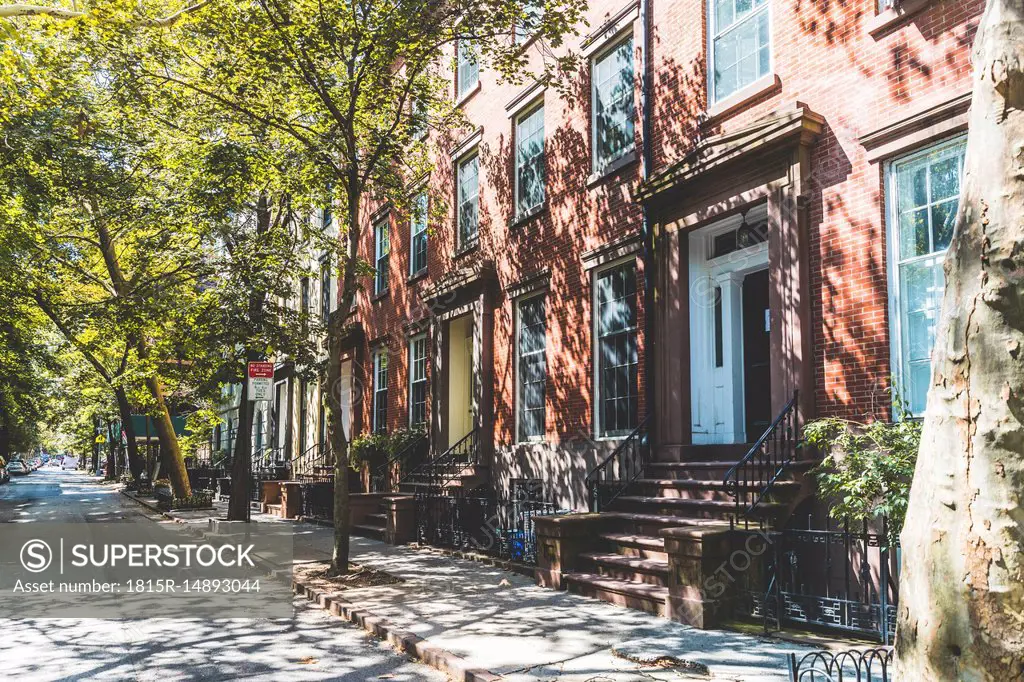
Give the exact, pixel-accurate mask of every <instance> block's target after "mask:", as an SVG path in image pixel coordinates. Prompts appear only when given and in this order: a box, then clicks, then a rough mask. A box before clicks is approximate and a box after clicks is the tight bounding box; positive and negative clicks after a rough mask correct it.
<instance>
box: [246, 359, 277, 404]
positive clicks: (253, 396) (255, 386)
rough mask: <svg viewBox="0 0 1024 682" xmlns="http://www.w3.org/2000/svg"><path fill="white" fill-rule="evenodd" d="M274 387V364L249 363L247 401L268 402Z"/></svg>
mask: <svg viewBox="0 0 1024 682" xmlns="http://www.w3.org/2000/svg"><path fill="white" fill-rule="evenodd" d="M273 385H274V363H272V362H250V363H249V400H251V401H255V400H270V394H271V392H272V390H273Z"/></svg>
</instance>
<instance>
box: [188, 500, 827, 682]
mask: <svg viewBox="0 0 1024 682" xmlns="http://www.w3.org/2000/svg"><path fill="white" fill-rule="evenodd" d="M175 515H176V516H180V517H181V519H182V520H183V521H187V522H191V523H195V524H203V523H205V521H204V519H206V518H208V514H204V513H200V512H185V513H182V514H180V515H178V514H175ZM253 519H254V521H256V522H258V523H269V524H286V525H288V526H289V527H290V528H289V532H293V533H294V538H295V557H296V561H298V562H309V561H328V560H329V558H330V552H331V547H332V542H333V537H332V535H333V529H331V528H324V527H320V526H313V525H310V524H305V523H295V522H291V521H282V520H281V519H278V518H276V517H270V516H266V515H254V516H253ZM351 542H352V545H351V547H352V555H351V560H352V561H353V562H354V563H357V564H361V565H364V566H368V567H371V568H374V569H378V570H381V571H385V572H387V573H389V574H391V575H394V576H396V577H399V578H402V579H403V580H404V582H402V583H399V584H394V585H387V586H380V587H366V588H357V589H346V590H345V591H344V592H343V593H341V597H342V598H343V599H344V600H345V601H347V602H349V603H351V604H352V605H353V607H355V608H358V609H361V610H365V611H367V612H369V613H371V614H373V615H374V616H378V617H381V618H384V619H386V620H387V621H388V622H389V623H390V625H391V626H392V627H393V628H395V629H397V630H402V631H406V632H410V633H412V634H414V635H417V636H419V637H422V638H423V639H424V640H426V642H428V643H429V644H432V645H435V646H437V647H440V648H442V649H444V650H446V651H450V652H451V653H453V654H455V655H456V656H459V657H461V658H462V659H463V660H464V661H465V663H466V666H467V667H469V668H475V669H483V670H487V671H490V672H491V673H495V674H496V675H498V676H499V677H500V678H501V679H503V680H510V681H515V682H539V681H540V680H544V681H548V680H558V681H559V682H597V681H600V682H605V681H616V682H620V681H621V682H626V681H634V680H635V681H640V680H651V679H659V680H679V679H708V676H710V677H711V678H713V679H717V680H742V681H743V682H785V680H786V679H787V664H786V659H785V657H786V654H787V653H789V652H796V653H798V654H800V653H807V652H809V651H811V649H810V648H808V647H804V646H800V645H795V644H789V643H785V642H780V641H778V640H774V639H769V638H762V637H757V636H752V635H747V634H741V633H736V632H729V631H722V630H712V631H702V630H696V629H693V628H688V627H686V626H683V625H679V624H677V623H673V622H671V621H668V620H666V619H663V618H657V617H654V616H651V615H648V614H646V613H643V612H640V611H635V610H631V609H625V608H621V607H618V606H613V605H611V604H607V603H605V602H602V601H598V600H595V599H590V598H587V597H581V596H578V595H575V594H570V593H568V592H559V591H555V590H549V589H545V588H541V587H537V586H536V585H534V584H533V581H532V579H530V578H527V577H524V576H521V575H518V574H516V573H511V572H508V571H504V570H502V569H500V568H495V567H491V566H487V565H484V564H480V563H476V562H472V561H467V560H462V559H454V558H451V557H448V556H444V555H442V554H441V553H439V552H435V551H430V550H417V549H412V548H409V547H394V546H391V545H387V544H384V543H381V542H377V541H374V540H369V539H366V538H361V537H352V539H351ZM616 652H618V653H619V654H620V655H616ZM641 654H642V655H641ZM659 656H666V657H670V658H672V659H675V660H676V661H679V662H681V663H682V664H683V665H681V666H680V667H678V668H674V669H665V668H664V667H661V666H658V665H642V664H638V663H636V662H634V660H654V659H657V658H659ZM630 659H633V660H630Z"/></svg>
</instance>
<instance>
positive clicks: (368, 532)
mask: <svg viewBox="0 0 1024 682" xmlns="http://www.w3.org/2000/svg"><path fill="white" fill-rule="evenodd" d="M384 534H385V528H384V527H383V526H374V525H371V524H367V523H360V524H355V525H353V526H352V535H359V536H361V537H364V538H371V539H373V540H381V541H383V540H384Z"/></svg>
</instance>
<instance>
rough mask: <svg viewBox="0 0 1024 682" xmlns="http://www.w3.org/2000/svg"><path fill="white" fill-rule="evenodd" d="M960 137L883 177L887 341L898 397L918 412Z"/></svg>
mask: <svg viewBox="0 0 1024 682" xmlns="http://www.w3.org/2000/svg"><path fill="white" fill-rule="evenodd" d="M965 149H966V141H965V140H964V139H963V138H962V137H961V138H958V139H956V140H952V141H948V142H944V143H942V144H938V145H935V146H932V147H929V148H928V149H925V150H922V151H919V152H916V153H914V154H911V155H908V156H905V157H902V158H899V159H896V160H894V161H892V162H890V164H889V167H888V172H887V184H886V192H887V197H886V204H887V206H888V214H889V218H888V231H887V238H888V243H889V263H890V265H889V287H890V291H891V292H892V294H891V295H890V296H889V301H890V311H889V312H890V315H889V319H890V320H891V321H892V326H893V329H892V330H891V334H890V343H891V354H892V359H893V362H892V364H893V374H894V376H895V379H896V382H897V386H896V388H897V394H898V397H899V399H900V400H902V402H903V403H904V404H905V405H906V406H907V407H908V408H909V410H910V412H911V414H914V415H920V414H922V413H923V412H924V408H925V401H926V398H927V396H928V388H929V387H930V385H931V357H932V346H934V344H935V325H936V323H937V322H938V319H939V308H940V306H941V305H942V293H943V290H944V288H945V279H944V275H943V272H942V262H943V260H944V258H945V254H946V249H947V248H948V247H949V242H950V240H951V239H952V238H953V228H954V226H955V224H956V214H957V209H958V208H959V203H960V183H961V179H962V177H963V167H964V151H965Z"/></svg>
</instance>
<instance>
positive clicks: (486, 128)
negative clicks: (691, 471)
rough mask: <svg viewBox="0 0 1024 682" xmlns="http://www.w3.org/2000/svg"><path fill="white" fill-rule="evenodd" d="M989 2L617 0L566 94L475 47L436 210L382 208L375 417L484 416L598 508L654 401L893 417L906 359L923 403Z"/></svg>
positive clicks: (737, 430)
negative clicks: (974, 48) (462, 117)
mask: <svg viewBox="0 0 1024 682" xmlns="http://www.w3.org/2000/svg"><path fill="white" fill-rule="evenodd" d="M981 9H982V3H981V2H980V0H966V1H964V0H944V1H937V2H927V1H925V0H922V1H921V2H904V3H902V4H899V5H897V6H895V7H891V8H890V7H876V6H875V5H874V4H873V2H872V1H871V0H858V1H857V2H848V3H840V4H829V5H821V4H817V3H812V4H807V3H801V2H780V1H779V0H760V1H759V2H758V1H756V0H716V1H713V2H711V3H699V2H668V3H648V4H644V5H643V6H641V3H639V2H635V1H634V2H630V3H623V2H621V1H618V0H607V1H605V0H602V1H601V2H593V3H591V5H590V7H589V9H588V11H587V18H588V20H589V26H590V29H583V31H582V34H583V35H582V36H581V37H580V39H579V40H578V41H577V42H576V44H575V45H572V48H573V49H575V50H577V51H578V52H579V53H580V54H581V55H582V56H583V60H582V62H581V63H582V65H583V68H582V69H581V71H580V72H579V73H578V74H577V75H576V76H575V77H574V78H573V79H571V82H570V83H569V85H568V91H569V92H568V94H562V93H559V92H556V91H555V90H554V89H553V88H547V89H546V90H545V89H542V88H539V87H529V86H522V85H518V86H517V85H509V84H501V83H499V82H497V79H496V78H495V77H494V74H493V73H490V72H489V71H488V69H487V66H486V64H476V63H474V61H473V59H472V58H471V57H469V56H467V55H459V56H458V58H457V59H456V60H453V61H455V63H456V64H457V69H456V73H453V74H452V96H453V97H454V98H456V99H457V100H459V101H460V102H461V104H460V106H461V107H462V108H463V110H464V112H465V114H466V117H467V119H468V120H469V121H470V122H471V123H472V126H471V127H470V128H469V129H467V130H465V131H463V132H462V133H461V134H460V135H457V136H456V137H455V138H454V139H447V138H446V139H436V140H435V139H433V138H432V143H434V144H435V146H436V158H437V167H436V169H435V171H434V173H433V175H432V176H431V177H430V178H429V179H428V180H426V182H427V183H429V192H427V188H426V186H425V187H424V188H421V189H414V190H413V191H414V193H417V192H421V191H422V192H423V195H422V198H418V197H417V198H414V200H413V202H412V203H413V205H417V206H425V205H426V202H428V201H429V202H434V201H439V202H440V204H439V207H441V208H440V210H435V209H437V208H438V207H435V206H431V207H430V210H429V211H427V212H414V215H413V216H410V215H408V212H405V213H400V212H399V211H397V210H392V209H389V208H387V207H384V208H378V209H377V210H375V211H373V212H372V215H369V216H368V217H367V222H366V225H367V229H366V231H365V234H366V238H365V239H364V243H363V245H362V248H363V250H364V255H365V257H366V259H367V260H368V261H370V262H372V263H374V264H376V265H377V266H379V267H378V270H379V272H378V275H377V276H376V277H375V278H372V279H371V281H367V282H365V286H364V290H363V291H362V292H361V294H360V296H359V300H358V303H357V306H356V309H355V311H354V313H353V315H352V320H353V322H354V323H355V324H354V325H353V328H354V329H355V333H354V334H353V336H352V340H353V341H352V345H351V349H350V352H349V355H348V356H347V363H346V375H347V376H350V377H351V381H352V387H351V389H350V391H351V398H350V401H351V404H352V405H353V409H352V413H353V418H352V425H353V428H354V430H355V432H356V433H360V432H365V431H367V430H369V429H375V430H392V429H397V428H401V427H407V426H409V425H411V424H415V423H417V422H419V423H422V424H424V425H425V426H426V427H427V428H428V430H429V433H430V436H431V441H432V448H433V452H435V453H440V452H443V451H444V450H445V449H446V448H447V447H449V446H452V445H454V444H456V443H457V442H458V441H459V440H460V439H462V438H463V437H465V436H467V435H468V434H470V433H471V432H475V433H476V434H477V437H478V442H479V447H480V449H481V453H482V454H481V457H482V461H483V462H484V463H485V464H487V465H489V467H490V478H491V482H492V484H494V485H495V486H496V487H498V488H499V489H501V488H503V487H506V486H507V485H508V481H509V480H510V479H512V478H521V477H522V478H532V479H541V480H542V481H543V482H544V485H545V488H546V490H548V491H549V493H550V495H552V496H554V498H555V499H556V500H557V501H558V503H559V504H561V505H563V506H566V507H570V508H578V509H579V508H584V507H585V506H586V497H585V494H586V491H585V489H584V485H583V480H584V477H585V475H586V473H587V472H588V471H589V470H591V469H592V468H593V467H594V466H595V465H596V464H597V463H598V462H599V461H601V460H602V459H603V457H604V456H605V455H607V453H608V452H610V451H611V449H613V448H614V447H615V445H616V444H617V443H619V442H620V441H621V438H622V437H623V436H625V435H627V434H629V433H630V432H631V431H632V430H633V429H634V428H636V427H637V426H638V424H640V422H641V420H642V419H643V417H644V415H646V414H647V413H648V412H650V413H651V414H652V415H653V416H654V417H655V419H654V424H655V425H656V426H655V432H654V434H653V440H654V443H655V444H656V445H657V447H659V448H661V449H663V450H672V449H673V448H676V449H679V448H685V447H686V446H688V445H690V444H721V443H748V442H751V441H753V440H755V439H756V438H757V437H758V436H759V435H760V433H761V432H762V431H763V430H764V428H766V427H767V425H768V423H769V422H771V420H772V419H773V418H774V417H775V416H776V414H778V412H779V410H780V409H781V408H782V407H783V406H784V405H785V404H786V403H787V402H788V401H789V400H790V398H791V397H792V396H793V394H794V391H796V390H798V389H799V391H800V396H801V398H800V404H801V408H802V411H803V413H804V415H805V416H808V415H815V414H817V415H832V414H834V415H842V416H848V417H854V418H864V417H881V418H888V417H889V415H890V414H891V396H890V394H889V392H888V388H889V383H890V377H896V378H897V380H898V381H899V382H900V393H901V394H902V396H903V397H904V398H905V399H906V400H907V401H908V402H909V403H910V405H911V408H912V409H913V410H915V411H916V410H920V408H921V406H922V404H923V392H924V390H926V388H925V387H926V383H927V379H928V377H927V367H928V363H927V349H928V347H929V340H930V338H931V334H932V329H933V325H934V321H935V317H936V314H937V306H938V301H939V293H940V292H941V277H942V275H941V263H940V261H941V259H940V258H939V256H941V253H942V251H943V250H944V249H945V246H946V244H948V241H949V232H950V229H951V226H952V220H953V216H954V214H955V206H956V198H957V195H958V191H959V172H960V167H961V165H962V155H963V132H964V130H965V126H966V110H967V106H968V104H969V78H970V59H969V57H970V55H969V46H970V44H971V41H972V38H973V32H974V30H975V27H976V25H977V21H978V15H979V14H980V11H981ZM641 12H646V13H647V14H648V15H649V22H648V26H647V30H646V31H645V30H644V24H643V22H642V19H641ZM645 45H646V47H647V49H646V51H645V50H644V46H645ZM524 49H526V50H527V51H528V52H529V53H530V54H531V55H532V58H533V59H540V58H541V57H540V54H541V50H540V49H539V47H538V46H537V45H535V44H532V43H530V42H529V41H527V44H526V45H525V47H524ZM708 73H711V74H714V77H712V78H708V77H706V76H705V74H708ZM645 74H647V75H648V77H649V80H648V87H647V88H646V89H645V88H644V87H643V82H644V78H643V77H644V75H645ZM645 112H646V113H647V118H646V120H645V117H644V115H645ZM645 132H646V133H647V135H649V140H648V142H647V143H646V144H645V141H644V134H645ZM428 194H429V196H430V198H427V197H428ZM438 197H441V199H438ZM444 198H446V199H444ZM645 210H646V212H647V217H648V223H647V226H646V230H647V231H648V232H649V234H650V235H651V239H650V242H649V244H650V248H649V249H645V248H644V240H643V238H642V237H643V234H644V233H645V223H644V211H645ZM428 215H429V218H428V217H427V216H428ZM428 223H430V224H428ZM645 302H647V303H646V304H645ZM648 317H650V319H648ZM648 352H649V353H651V356H652V357H651V358H650V363H649V364H648V363H647V362H646V357H645V355H646V354H647V353H648ZM648 371H650V372H651V377H653V381H651V382H650V392H648V391H647V388H648V381H649V377H648ZM649 400H653V404H652V405H648V404H647V403H648V401H649Z"/></svg>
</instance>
